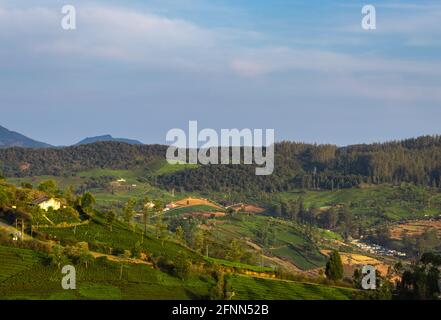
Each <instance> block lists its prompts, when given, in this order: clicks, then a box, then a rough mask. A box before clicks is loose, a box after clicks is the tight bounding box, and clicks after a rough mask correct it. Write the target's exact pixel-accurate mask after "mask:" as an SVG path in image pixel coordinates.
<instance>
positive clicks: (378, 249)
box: [352, 240, 406, 257]
mask: <svg viewBox="0 0 441 320" xmlns="http://www.w3.org/2000/svg"><path fill="white" fill-rule="evenodd" d="M352 244H354V245H355V246H356V247H358V248H360V249H362V250H364V251H367V252H369V253H373V254H378V255H382V256H389V257H405V256H406V254H405V253H404V252H400V251H397V250H392V249H386V248H384V247H382V246H380V245H378V244H369V243H364V242H360V241H359V240H354V241H352Z"/></svg>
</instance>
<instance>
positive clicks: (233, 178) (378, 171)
mask: <svg viewBox="0 0 441 320" xmlns="http://www.w3.org/2000/svg"><path fill="white" fill-rule="evenodd" d="M275 150H276V151H275V170H274V173H273V174H272V175H270V176H255V174H254V173H255V172H254V168H253V167H251V166H200V167H199V168H198V169H192V170H184V171H179V172H176V173H173V174H170V175H165V176H161V177H159V178H158V179H157V182H158V183H159V184H161V185H162V186H164V187H181V188H184V189H186V190H215V191H228V190H237V191H241V192H246V191H250V192H261V191H264V192H273V191H287V190H290V189H293V188H305V189H319V188H320V189H338V188H350V187H354V186H358V185H360V184H361V183H374V184H377V183H394V184H398V183H401V182H410V183H414V184H420V185H426V186H436V187H441V136H424V137H420V138H415V139H408V140H403V141H395V142H387V143H381V144H379V143H378V144H364V145H353V146H348V147H341V148H338V147H336V146H334V145H311V144H303V143H293V142H282V143H278V144H276V147H275Z"/></svg>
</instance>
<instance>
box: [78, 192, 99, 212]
mask: <svg viewBox="0 0 441 320" xmlns="http://www.w3.org/2000/svg"><path fill="white" fill-rule="evenodd" d="M95 203H96V200H95V197H94V196H93V195H92V194H91V193H90V192H86V193H85V194H83V195H82V196H81V199H80V205H81V207H82V208H83V209H84V210H92V209H93V206H94V204H95Z"/></svg>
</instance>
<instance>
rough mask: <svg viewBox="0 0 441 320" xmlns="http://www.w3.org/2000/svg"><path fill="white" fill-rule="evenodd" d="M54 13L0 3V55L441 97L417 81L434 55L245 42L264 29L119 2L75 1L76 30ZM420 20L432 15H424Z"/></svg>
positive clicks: (394, 96) (397, 96) (400, 96)
mask: <svg viewBox="0 0 441 320" xmlns="http://www.w3.org/2000/svg"><path fill="white" fill-rule="evenodd" d="M437 14H438V13H434V14H433V15H434V16H436V15H437ZM61 17H62V16H61V13H60V12H57V11H54V10H52V9H47V8H46V9H45V8H31V9H2V8H0V30H2V31H0V40H1V41H2V42H3V43H4V44H6V45H3V46H2V47H1V48H0V54H2V55H9V56H13V55H14V54H16V53H17V51H20V50H21V51H23V52H26V53H27V54H28V55H29V56H32V59H35V61H36V63H38V64H41V63H42V61H43V59H46V61H45V63H47V64H51V63H52V62H53V61H56V60H57V59H58V60H60V61H63V62H67V63H71V62H72V63H75V61H77V60H81V61H83V59H89V60H90V61H94V60H96V59H105V60H108V61H110V62H116V63H122V64H129V65H132V66H134V67H137V68H139V69H140V70H146V71H148V70H160V71H163V72H191V73H207V77H210V75H212V74H216V75H218V74H221V75H232V76H239V77H246V78H248V79H249V78H255V77H257V78H261V77H267V76H268V77H269V76H273V75H277V74H290V77H289V78H287V81H293V82H295V81H297V80H298V79H299V77H302V75H301V74H303V73H304V72H308V73H311V74H313V77H312V78H313V79H314V81H313V82H307V83H306V87H305V90H306V92H314V93H316V92H317V90H322V93H323V94H328V95H340V96H360V97H368V98H373V99H379V98H384V99H387V100H397V101H403V100H414V101H417V100H419V99H423V100H426V99H433V100H435V101H440V100H441V98H440V95H439V94H437V88H436V86H423V85H422V84H420V83H419V81H418V80H417V79H418V77H428V78H434V77H438V78H439V77H441V66H440V64H439V63H435V62H431V63H428V62H427V63H425V62H421V61H412V60H392V59H386V58H381V57H378V56H375V55H372V56H369V55H363V54H349V53H340V52H335V51H324V50H318V49H304V48H289V47H283V46H281V47H277V46H265V47H264V46H252V47H251V46H247V45H246V44H245V43H246V40H250V39H252V40H259V39H261V38H262V37H263V35H261V34H255V33H250V32H245V31H242V30H234V29H209V28H203V27H201V26H198V25H196V24H194V23H191V22H189V21H185V20H180V19H170V18H166V17H163V16H159V15H155V14H151V13H149V12H143V13H140V12H135V11H132V10H128V9H125V8H120V7H111V6H97V5H80V6H78V7H77V28H78V29H77V30H75V31H64V30H62V29H61V27H60V21H61ZM418 19H420V18H418ZM411 21H412V19H411ZM417 21H419V22H421V21H420V20H417ZM383 23H385V22H383ZM421 23H422V22H421ZM425 23H428V24H430V25H432V23H433V22H432V20H431V19H428V21H426V22H425ZM389 24H390V27H388V29H389V30H394V29H393V27H392V26H393V25H394V22H392V21H391V22H389ZM413 24H414V25H415V24H416V22H413ZM422 26H424V24H423V25H422ZM6 30H7V31H6ZM396 30H399V29H396ZM11 48H13V49H11ZM48 56H49V59H47V58H48ZM2 63H3V64H8V63H9V61H8V60H3V62H1V61H0V64H2ZM366 79H375V80H374V81H372V80H370V81H367V80H366ZM300 80H301V78H300ZM308 86H309V90H308Z"/></svg>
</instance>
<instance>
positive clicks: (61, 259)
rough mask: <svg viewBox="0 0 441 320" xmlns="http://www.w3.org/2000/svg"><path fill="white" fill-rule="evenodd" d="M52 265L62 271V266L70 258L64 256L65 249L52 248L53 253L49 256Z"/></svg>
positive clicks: (56, 246)
mask: <svg viewBox="0 0 441 320" xmlns="http://www.w3.org/2000/svg"><path fill="white" fill-rule="evenodd" d="M49 258H50V259H51V263H52V264H53V265H55V266H57V268H58V269H61V265H62V264H65V263H67V262H68V258H67V257H66V256H65V255H64V252H63V247H61V246H59V245H55V246H53V247H52V252H51V254H50V255H49Z"/></svg>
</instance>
